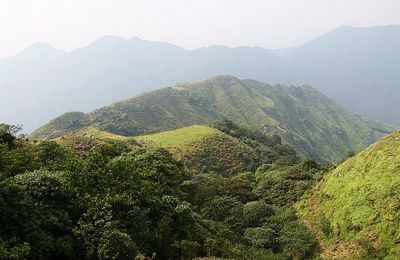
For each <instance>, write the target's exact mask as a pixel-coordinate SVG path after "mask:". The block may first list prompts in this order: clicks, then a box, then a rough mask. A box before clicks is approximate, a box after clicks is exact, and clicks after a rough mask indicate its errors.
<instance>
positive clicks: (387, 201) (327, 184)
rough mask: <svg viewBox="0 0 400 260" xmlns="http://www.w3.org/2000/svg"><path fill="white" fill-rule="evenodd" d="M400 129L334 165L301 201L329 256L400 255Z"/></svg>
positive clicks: (349, 257) (374, 257)
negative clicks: (336, 165)
mask: <svg viewBox="0 0 400 260" xmlns="http://www.w3.org/2000/svg"><path fill="white" fill-rule="evenodd" d="M399 166H400V132H399V131H397V132H395V133H393V134H391V135H389V136H387V137H385V138H384V139H382V140H381V141H379V142H378V143H376V144H374V145H371V146H370V147H369V148H368V149H366V150H364V151H362V152H361V153H359V154H357V155H352V156H351V157H350V158H349V159H348V160H347V161H345V162H343V163H342V164H340V165H339V166H338V167H336V168H334V169H332V170H331V171H330V173H329V174H327V175H326V176H325V177H324V178H323V181H322V182H321V183H320V184H318V185H317V186H316V187H315V188H314V189H313V191H312V192H311V193H310V194H309V195H308V196H307V197H305V198H304V199H303V200H302V201H301V202H299V203H298V204H297V209H298V212H299V213H300V214H301V215H302V217H303V219H304V220H305V221H306V223H307V225H308V226H309V227H310V228H311V229H312V230H314V232H315V233H316V234H317V236H318V237H319V240H320V245H321V247H322V250H323V251H322V255H323V256H324V257H325V258H327V259H332V258H336V259H343V258H347V259H354V258H361V259H398V258H399V257H400V246H399V238H400V229H399V227H400V216H399V207H400V201H399V195H400V194H399V192H400V190H399V183H400V179H399V176H400V175H399V174H400V167H399Z"/></svg>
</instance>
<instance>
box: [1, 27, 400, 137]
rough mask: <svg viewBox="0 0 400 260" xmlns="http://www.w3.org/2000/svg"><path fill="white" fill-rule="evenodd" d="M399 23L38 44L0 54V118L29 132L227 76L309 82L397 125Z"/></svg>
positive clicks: (399, 111) (365, 113) (399, 119)
mask: <svg viewBox="0 0 400 260" xmlns="http://www.w3.org/2000/svg"><path fill="white" fill-rule="evenodd" d="M398 46H400V26H379V27H371V28H351V27H339V28H338V29H336V30H334V31H332V32H329V33H327V34H325V35H323V36H321V37H319V38H317V39H315V40H313V41H311V42H309V43H307V44H305V45H303V46H300V47H297V48H290V49H286V50H278V51H269V50H265V49H262V48H250V47H238V48H228V47H225V46H211V47H208V48H200V49H197V50H193V51H189V50H185V49H183V48H181V47H178V46H175V45H172V44H169V43H161V42H151V41H145V40H141V39H138V38H132V39H129V40H126V39H123V38H119V37H114V36H107V37H104V38H101V39H98V40H96V41H94V42H93V43H92V44H90V45H89V46H87V47H85V48H80V49H77V50H75V51H73V52H71V53H64V52H61V51H58V50H55V49H54V48H52V47H51V46H48V45H46V44H43V43H40V44H35V45H34V46H32V47H30V48H28V49H27V50H25V51H24V52H22V53H21V54H19V55H18V56H16V57H13V58H10V59H6V60H3V61H0V91H1V93H7V95H2V96H1V97H0V121H2V122H8V123H14V124H24V128H25V130H26V131H28V132H30V131H32V130H34V129H35V128H37V127H39V126H40V125H42V124H44V123H45V122H47V121H48V120H49V119H51V118H53V117H55V116H56V115H59V114H61V113H64V112H67V111H71V110H72V111H74V110H78V111H84V112H88V111H91V110H93V109H95V108H98V107H101V106H104V105H107V104H109V103H112V102H116V101H118V100H121V99H126V98H129V97H131V96H134V95H136V94H138V93H141V92H143V91H149V90H154V89H156V88H159V87H161V86H168V85H172V84H176V83H178V82H182V81H189V80H196V79H202V78H207V77H210V76H215V75H224V74H229V75H234V76H236V77H239V78H252V79H255V80H260V81H263V82H270V83H283V84H295V85H299V84H310V85H313V86H315V87H316V88H317V89H318V90H320V91H322V92H323V93H324V94H326V95H328V96H329V97H331V98H333V99H334V100H335V101H337V102H339V103H340V104H341V105H343V106H345V107H346V108H347V109H350V110H351V111H352V112H354V113H356V114H360V115H363V116H368V117H370V118H372V119H375V120H378V121H386V122H389V123H394V124H400V88H399V82H400V48H399V47H398Z"/></svg>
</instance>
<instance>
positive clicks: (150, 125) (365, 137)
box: [31, 76, 392, 162]
mask: <svg viewBox="0 0 400 260" xmlns="http://www.w3.org/2000/svg"><path fill="white" fill-rule="evenodd" d="M224 119H228V120H232V121H233V122H235V123H237V124H240V125H242V126H245V127H248V128H251V129H254V130H262V131H264V132H265V133H268V134H277V135H279V136H281V137H282V139H283V140H284V142H285V143H287V144H290V145H291V146H293V147H294V148H295V149H296V151H297V152H298V153H299V154H301V155H303V156H304V157H308V158H313V159H316V160H318V161H321V162H333V161H338V160H340V159H342V158H344V156H345V155H346V154H347V153H348V152H349V151H359V150H361V149H363V148H365V147H366V146H367V145H369V144H371V143H373V142H374V141H376V140H377V139H379V138H381V137H382V136H383V135H385V134H387V133H389V132H390V131H391V130H392V129H391V128H390V127H388V126H386V125H382V124H379V123H375V122H373V121H370V120H367V119H364V118H362V117H359V116H356V115H354V114H352V113H349V112H348V111H346V110H345V109H344V108H342V107H341V106H339V105H338V104H337V103H335V102H334V101H332V100H331V99H329V98H327V97H326V96H324V95H323V94H321V93H320V92H318V91H317V90H315V89H314V88H312V87H310V86H306V85H303V86H299V87H289V86H284V85H275V86H272V85H268V84H266V83H262V82H259V81H255V80H240V79H238V78H236V77H233V76H216V77H212V78H209V79H206V80H199V81H193V82H187V83H180V84H177V85H174V86H172V87H168V88H163V89H159V90H154V91H151V92H147V93H144V94H140V95H138V96H136V97H133V98H131V99H128V100H124V101H120V102H117V103H114V104H112V105H110V106H106V107H102V108H100V109H97V110H94V111H93V112H90V113H82V112H69V113H65V114H63V115H61V116H59V117H57V118H55V119H53V120H51V121H50V122H49V123H48V124H46V125H44V126H43V127H41V128H39V129H37V130H36V131H35V132H33V133H32V135H31V138H34V139H54V138H57V137H60V136H62V135H65V134H68V133H72V132H74V131H78V130H80V129H82V128H85V127H89V126H95V127H98V128H100V129H102V130H105V131H109V132H111V133H115V134H119V135H125V136H138V135H142V134H148V133H154V132H162V131H167V130H172V129H177V128H181V127H185V126H190V125H195V124H209V123H213V122H217V121H221V120H224Z"/></svg>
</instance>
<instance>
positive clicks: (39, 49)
mask: <svg viewBox="0 0 400 260" xmlns="http://www.w3.org/2000/svg"><path fill="white" fill-rule="evenodd" d="M64 54H66V52H65V51H62V50H59V49H56V48H54V47H53V46H51V45H50V44H48V43H46V42H36V43H34V44H32V45H31V46H29V47H27V48H26V49H25V50H23V51H22V52H21V53H20V54H19V55H18V56H38V57H40V56H43V55H64Z"/></svg>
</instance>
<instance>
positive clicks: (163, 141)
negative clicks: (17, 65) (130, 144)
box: [135, 125, 224, 151]
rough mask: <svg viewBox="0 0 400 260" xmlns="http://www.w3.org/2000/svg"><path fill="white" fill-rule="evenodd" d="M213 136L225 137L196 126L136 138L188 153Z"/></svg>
mask: <svg viewBox="0 0 400 260" xmlns="http://www.w3.org/2000/svg"><path fill="white" fill-rule="evenodd" d="M211 135H224V134H223V133H222V132H221V131H219V130H217V129H214V128H211V127H208V126H203V125H194V126H189V127H184V128H179V129H176V130H171V131H166V132H161V133H157V134H151V135H143V136H138V137H135V139H136V140H137V141H139V142H143V143H152V144H154V145H157V146H160V147H163V148H166V149H178V150H182V151H187V150H190V149H192V148H193V144H194V143H196V142H199V141H201V140H202V139H203V138H205V137H208V136H211Z"/></svg>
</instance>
